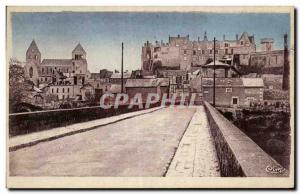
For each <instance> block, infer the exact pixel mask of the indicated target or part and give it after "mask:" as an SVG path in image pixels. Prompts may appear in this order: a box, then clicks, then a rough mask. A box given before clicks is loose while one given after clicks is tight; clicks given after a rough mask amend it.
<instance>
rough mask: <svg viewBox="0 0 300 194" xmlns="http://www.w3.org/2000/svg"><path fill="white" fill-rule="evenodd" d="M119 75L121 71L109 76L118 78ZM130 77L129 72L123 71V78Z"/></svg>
mask: <svg viewBox="0 0 300 194" xmlns="http://www.w3.org/2000/svg"><path fill="white" fill-rule="evenodd" d="M121 76H122V75H121V73H113V74H112V75H111V77H110V78H113V79H117V78H119V79H121ZM130 77H131V73H123V78H125V79H128V78H130Z"/></svg>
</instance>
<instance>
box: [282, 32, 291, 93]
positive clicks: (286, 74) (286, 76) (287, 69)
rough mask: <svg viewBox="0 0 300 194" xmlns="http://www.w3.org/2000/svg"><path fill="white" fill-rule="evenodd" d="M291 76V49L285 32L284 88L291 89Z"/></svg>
mask: <svg viewBox="0 0 300 194" xmlns="http://www.w3.org/2000/svg"><path fill="white" fill-rule="evenodd" d="M289 78H290V64H289V50H288V43H287V34H284V55H283V78H282V89H283V90H288V89H289V80H290V79H289Z"/></svg>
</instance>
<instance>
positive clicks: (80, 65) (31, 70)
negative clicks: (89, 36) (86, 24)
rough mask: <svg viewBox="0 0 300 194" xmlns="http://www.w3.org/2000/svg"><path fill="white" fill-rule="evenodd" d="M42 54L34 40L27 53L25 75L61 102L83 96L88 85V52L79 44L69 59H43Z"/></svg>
mask: <svg viewBox="0 0 300 194" xmlns="http://www.w3.org/2000/svg"><path fill="white" fill-rule="evenodd" d="M41 58H42V56H41V52H40V50H39V48H38V46H37V44H36V42H35V41H34V40H33V41H32V42H31V44H30V46H29V48H28V49H27V52H26V64H25V75H26V78H27V79H28V80H31V81H32V82H33V83H34V84H35V85H36V86H37V87H46V86H49V87H47V88H48V89H47V93H49V94H54V95H57V96H58V98H59V99H60V100H63V99H68V98H76V97H77V96H82V94H81V93H82V92H81V91H82V87H83V86H85V85H86V84H88V80H89V78H90V72H89V71H88V69H87V60H86V52H85V50H84V49H83V48H82V46H81V44H80V43H79V44H78V45H77V46H76V47H75V48H74V50H73V51H72V53H71V57H70V58H69V59H43V60H42V59H41Z"/></svg>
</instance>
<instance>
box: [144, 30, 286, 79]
mask: <svg viewBox="0 0 300 194" xmlns="http://www.w3.org/2000/svg"><path fill="white" fill-rule="evenodd" d="M213 44H214V42H213V40H212V41H210V40H208V38H207V34H206V32H205V34H204V37H203V39H202V40H200V38H199V37H198V40H196V41H193V40H190V39H189V35H187V36H184V37H182V36H180V35H178V36H177V37H171V36H169V42H168V43H164V42H163V41H161V42H158V41H156V42H155V43H154V44H152V43H149V42H148V41H147V42H146V43H144V45H143V47H142V55H141V59H142V60H141V61H142V70H143V73H144V74H146V75H147V74H155V72H156V71H157V69H173V70H174V69H176V70H184V71H188V72H191V71H194V70H195V69H199V67H201V66H203V65H205V64H207V63H209V62H210V61H211V60H212V59H213V56H214V48H213ZM215 47H216V53H215V55H216V60H217V61H223V62H224V63H227V64H231V65H232V64H233V65H241V66H248V65H255V64H257V65H263V66H266V65H268V66H283V50H274V40H273V39H269V38H266V39H262V40H261V46H260V47H261V50H260V51H259V52H257V51H256V44H255V39H254V35H252V36H250V35H248V33H247V32H244V33H243V34H242V35H241V36H240V37H239V35H236V39H235V40H227V39H226V38H225V35H224V36H223V40H216V45H215Z"/></svg>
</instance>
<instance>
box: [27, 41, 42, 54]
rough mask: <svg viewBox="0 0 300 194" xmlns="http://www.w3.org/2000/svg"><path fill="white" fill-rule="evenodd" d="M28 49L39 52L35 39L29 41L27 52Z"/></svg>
mask: <svg viewBox="0 0 300 194" xmlns="http://www.w3.org/2000/svg"><path fill="white" fill-rule="evenodd" d="M28 51H31V52H32V51H34V52H39V53H40V50H39V48H38V46H37V45H36V43H35V41H34V40H32V42H31V43H30V46H29V47H28V49H27V52H28Z"/></svg>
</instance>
